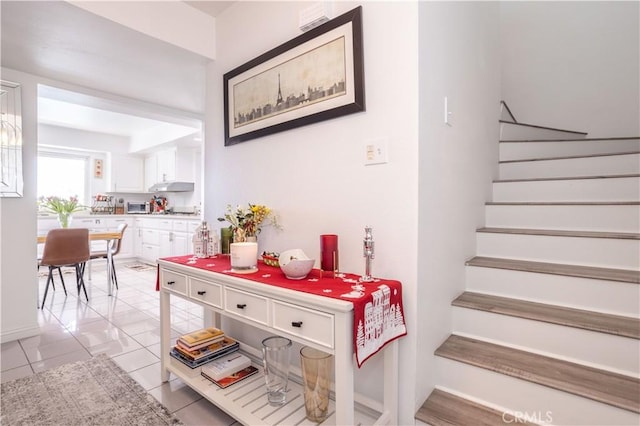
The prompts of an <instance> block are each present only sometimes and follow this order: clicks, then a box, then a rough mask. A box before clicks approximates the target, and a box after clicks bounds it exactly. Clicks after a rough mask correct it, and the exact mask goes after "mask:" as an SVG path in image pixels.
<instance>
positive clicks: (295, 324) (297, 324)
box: [291, 321, 302, 328]
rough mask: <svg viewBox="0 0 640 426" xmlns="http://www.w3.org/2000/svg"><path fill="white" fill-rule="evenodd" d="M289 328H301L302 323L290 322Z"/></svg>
mask: <svg viewBox="0 0 640 426" xmlns="http://www.w3.org/2000/svg"><path fill="white" fill-rule="evenodd" d="M291 327H298V328H300V327H302V321H291Z"/></svg>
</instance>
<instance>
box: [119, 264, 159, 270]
mask: <svg viewBox="0 0 640 426" xmlns="http://www.w3.org/2000/svg"><path fill="white" fill-rule="evenodd" d="M124 266H125V267H127V268H129V269H133V270H134V271H139V272H141V271H150V270H152V269H156V267H155V266H151V265H147V264H145V263H131V264H129V265H124Z"/></svg>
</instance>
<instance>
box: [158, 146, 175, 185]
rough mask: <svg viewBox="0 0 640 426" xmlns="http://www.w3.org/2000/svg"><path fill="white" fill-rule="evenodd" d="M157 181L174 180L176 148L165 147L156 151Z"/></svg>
mask: <svg viewBox="0 0 640 426" xmlns="http://www.w3.org/2000/svg"><path fill="white" fill-rule="evenodd" d="M157 158H158V160H157V166H158V171H157V173H158V175H157V176H158V182H170V181H173V180H176V150H175V149H165V150H163V151H158V153H157Z"/></svg>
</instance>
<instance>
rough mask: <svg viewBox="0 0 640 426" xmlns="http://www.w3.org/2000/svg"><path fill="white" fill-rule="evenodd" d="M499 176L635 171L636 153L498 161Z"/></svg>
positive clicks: (638, 168) (638, 165) (639, 166)
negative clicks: (510, 161)
mask: <svg viewBox="0 0 640 426" xmlns="http://www.w3.org/2000/svg"><path fill="white" fill-rule="evenodd" d="M498 168H499V176H500V179H530V178H534V179H535V178H550V177H581V176H613V175H628V174H638V173H639V172H640V154H625V155H608V156H603V157H583V158H565V159H556V160H540V161H523V162H515V163H500V165H499V167H498Z"/></svg>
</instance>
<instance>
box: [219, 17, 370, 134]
mask: <svg viewBox="0 0 640 426" xmlns="http://www.w3.org/2000/svg"><path fill="white" fill-rule="evenodd" d="M364 110H365V100H364V59H363V47H362V7H361V6H359V7H357V8H355V9H353V10H351V11H349V12H347V13H344V14H342V15H340V16H338V17H337V18H334V19H332V20H330V21H328V22H326V23H324V24H322V25H320V26H318V27H316V28H313V29H311V30H309V31H308V32H306V33H304V34H302V35H300V36H298V37H296V38H294V39H292V40H289V41H288V42H286V43H284V44H282V45H280V46H278V47H276V48H274V49H272V50H270V51H268V52H265V53H263V54H262V55H260V56H258V57H257V58H255V59H252V60H251V61H249V62H247V63H245V64H243V65H241V66H239V67H237V68H235V69H233V70H231V71H229V72H227V73H226V74H224V115H225V116H224V141H225V142H224V144H225V146H229V145H234V144H237V143H240V142H245V141H248V140H251V139H255V138H259V137H262V136H266V135H270V134H273V133H276V132H282V131H285V130H290V129H294V128H297V127H301V126H306V125H308V124H311V123H317V122H319V121H323V120H329V119H332V118H336V117H340V116H343V115H347V114H353V113H356V112H360V111H364Z"/></svg>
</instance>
